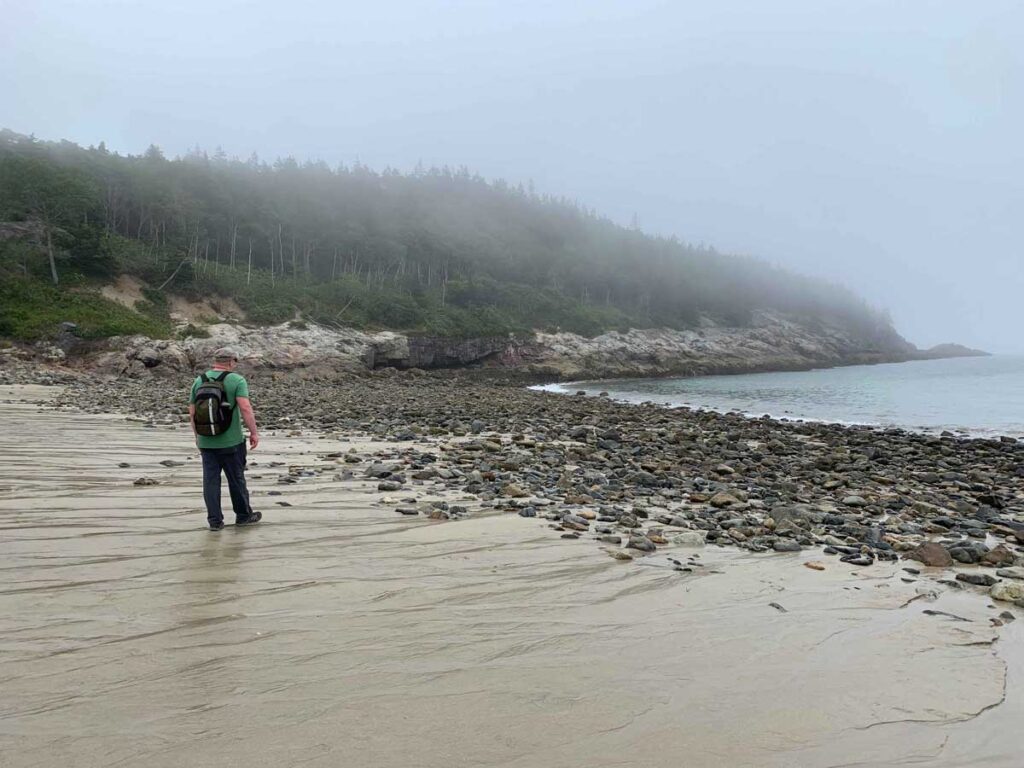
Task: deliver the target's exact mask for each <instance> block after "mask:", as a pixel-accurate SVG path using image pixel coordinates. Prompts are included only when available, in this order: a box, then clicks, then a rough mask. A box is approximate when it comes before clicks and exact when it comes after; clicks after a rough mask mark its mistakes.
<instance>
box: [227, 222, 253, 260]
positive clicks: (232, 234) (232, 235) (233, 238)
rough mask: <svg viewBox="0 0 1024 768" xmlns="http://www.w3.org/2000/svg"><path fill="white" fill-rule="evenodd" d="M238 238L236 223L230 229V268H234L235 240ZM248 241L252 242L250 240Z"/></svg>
mask: <svg viewBox="0 0 1024 768" xmlns="http://www.w3.org/2000/svg"><path fill="white" fill-rule="evenodd" d="M237 240H238V225H237V224H235V226H234V228H233V229H232V230H231V268H232V269H234V268H235V242H236V241H237ZM249 242H252V241H251V240H250V241H249Z"/></svg>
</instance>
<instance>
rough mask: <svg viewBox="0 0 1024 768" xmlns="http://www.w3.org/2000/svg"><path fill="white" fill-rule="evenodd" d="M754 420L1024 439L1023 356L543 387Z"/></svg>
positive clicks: (624, 380)
mask: <svg viewBox="0 0 1024 768" xmlns="http://www.w3.org/2000/svg"><path fill="white" fill-rule="evenodd" d="M545 388H546V389H552V390H555V391H564V392H575V391H579V390H585V391H586V392H588V393H589V394H598V393H600V392H608V394H609V396H610V397H613V398H615V399H617V400H623V401H627V402H637V403H639V402H644V401H651V402H655V403H662V404H664V405H669V406H682V405H685V406H689V407H691V408H705V409H709V410H715V411H722V412H725V411H733V410H737V411H741V412H743V413H745V414H748V415H751V416H762V415H765V414H767V415H769V416H773V417H776V418H788V419H807V420H813V421H826V422H841V423H846V424H870V425H875V426H885V427H904V428H907V429H914V430H922V431H940V430H950V431H954V432H963V433H967V434H970V435H974V436H993V435H1012V436H1016V437H1024V356H993V357H971V358H956V359H951V360H926V361H915V362H910V363H894V364H886V365H858V366H851V367H844V368H828V369H822V370H814V371H803V372H799V373H757V374H744V375H739V376H702V377H698V378H689V379H685V378H672V379H621V380H615V381H598V382H576V383H573V384H563V385H552V386H549V387H545Z"/></svg>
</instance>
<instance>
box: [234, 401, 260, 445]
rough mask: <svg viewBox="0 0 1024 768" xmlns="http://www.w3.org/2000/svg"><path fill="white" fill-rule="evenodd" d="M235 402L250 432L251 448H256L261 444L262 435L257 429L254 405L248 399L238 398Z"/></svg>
mask: <svg viewBox="0 0 1024 768" xmlns="http://www.w3.org/2000/svg"><path fill="white" fill-rule="evenodd" d="M235 402H236V403H237V404H238V410H240V411H241V412H242V421H244V422H245V427H246V429H248V430H249V448H250V449H251V448H255V447H256V446H257V445H259V444H260V433H259V430H257V429H256V414H255V413H253V411H252V403H251V402H250V401H249V398H248V397H239V398H236V399H235Z"/></svg>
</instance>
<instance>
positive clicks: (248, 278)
mask: <svg viewBox="0 0 1024 768" xmlns="http://www.w3.org/2000/svg"><path fill="white" fill-rule="evenodd" d="M251 282H252V238H251V237H250V238H249V271H248V272H247V273H246V275H245V284H246V285H249V283H251Z"/></svg>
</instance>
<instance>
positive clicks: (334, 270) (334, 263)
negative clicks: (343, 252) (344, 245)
mask: <svg viewBox="0 0 1024 768" xmlns="http://www.w3.org/2000/svg"><path fill="white" fill-rule="evenodd" d="M336 274H338V246H334V261H332V262H331V280H333V279H334V276H335V275H336Z"/></svg>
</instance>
